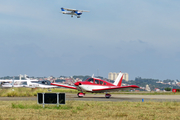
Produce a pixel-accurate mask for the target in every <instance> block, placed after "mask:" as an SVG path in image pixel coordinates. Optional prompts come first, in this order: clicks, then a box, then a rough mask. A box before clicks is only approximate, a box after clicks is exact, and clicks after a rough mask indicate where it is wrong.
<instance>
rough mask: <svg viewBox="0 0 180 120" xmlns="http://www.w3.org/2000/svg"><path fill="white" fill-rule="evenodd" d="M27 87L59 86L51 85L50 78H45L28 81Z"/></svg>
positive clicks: (47, 87)
mask: <svg viewBox="0 0 180 120" xmlns="http://www.w3.org/2000/svg"><path fill="white" fill-rule="evenodd" d="M25 87H28V88H46V89H50V88H57V87H58V86H54V85H51V82H50V81H48V80H43V81H38V82H36V81H27V85H26V86H25Z"/></svg>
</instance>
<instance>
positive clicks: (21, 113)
mask: <svg viewBox="0 0 180 120" xmlns="http://www.w3.org/2000/svg"><path fill="white" fill-rule="evenodd" d="M0 111H1V112H0V119H1V120H5V119H8V120H9V119H13V120H19V119H20V120H21V119H29V120H30V119H33V120H39V119H40V120H41V119H44V120H49V119H50V120H51V119H64V120H76V119H78V120H99V119H103V120H104V119H107V120H109V119H111V120H117V119H123V120H168V119H172V120H180V112H179V111H180V102H151V101H150V102H126V101H125V102H110V101H109V102H108V101H104V102H102V101H67V102H66V105H60V106H59V107H57V106H56V105H45V108H43V106H42V105H39V104H37V102H36V101H1V102H0Z"/></svg>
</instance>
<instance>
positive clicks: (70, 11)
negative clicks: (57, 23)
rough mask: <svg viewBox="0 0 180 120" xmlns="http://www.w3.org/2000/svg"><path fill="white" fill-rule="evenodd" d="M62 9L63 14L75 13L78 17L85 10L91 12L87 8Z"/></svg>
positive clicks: (72, 14)
mask: <svg viewBox="0 0 180 120" xmlns="http://www.w3.org/2000/svg"><path fill="white" fill-rule="evenodd" d="M65 10H66V11H65ZM61 11H62V13H63V14H67V15H71V17H73V16H74V15H75V16H77V18H80V15H82V13H83V12H89V11H85V10H76V9H69V8H61Z"/></svg>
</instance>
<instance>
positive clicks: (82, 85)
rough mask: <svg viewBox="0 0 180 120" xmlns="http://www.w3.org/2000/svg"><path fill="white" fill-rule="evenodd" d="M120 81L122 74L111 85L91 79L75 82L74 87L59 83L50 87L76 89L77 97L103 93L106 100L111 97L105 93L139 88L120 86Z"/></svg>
mask: <svg viewBox="0 0 180 120" xmlns="http://www.w3.org/2000/svg"><path fill="white" fill-rule="evenodd" d="M122 79H123V74H122V73H121V72H120V73H119V75H118V77H117V78H116V80H115V82H114V83H113V84H112V83H110V82H107V81H105V80H102V79H99V78H94V77H91V78H88V79H87V80H85V81H82V82H75V83H74V86H71V85H67V84H59V83H51V85H55V86H60V87H66V88H71V89H76V90H78V91H80V92H79V93H78V94H77V96H78V97H83V96H85V93H84V92H91V93H104V92H105V93H106V94H105V97H106V98H110V97H111V94H108V93H107V92H112V91H119V90H130V89H135V88H139V86H136V85H129V86H121V83H122Z"/></svg>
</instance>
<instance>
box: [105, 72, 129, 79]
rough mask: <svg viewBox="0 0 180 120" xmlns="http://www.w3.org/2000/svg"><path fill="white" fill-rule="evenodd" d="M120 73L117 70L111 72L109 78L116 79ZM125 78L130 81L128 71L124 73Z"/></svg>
mask: <svg viewBox="0 0 180 120" xmlns="http://www.w3.org/2000/svg"><path fill="white" fill-rule="evenodd" d="M118 75H119V73H116V72H110V73H109V74H108V79H110V80H116V78H117V76H118ZM123 80H125V81H128V80H129V75H128V73H123Z"/></svg>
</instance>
